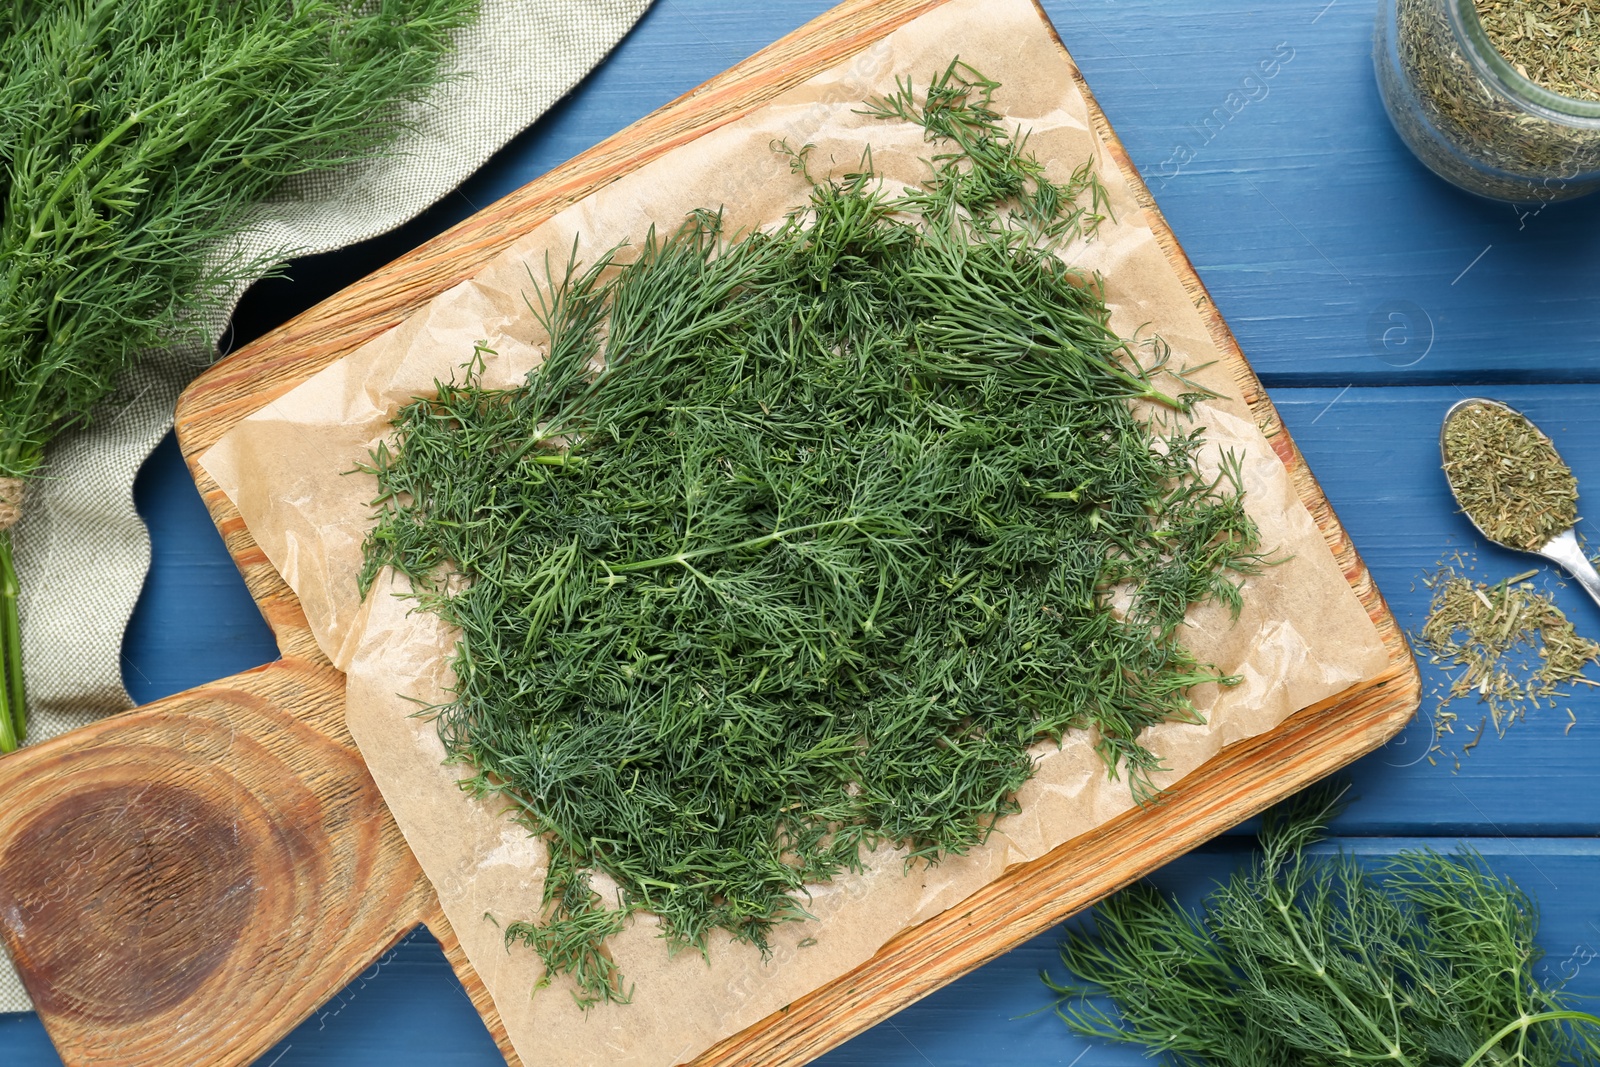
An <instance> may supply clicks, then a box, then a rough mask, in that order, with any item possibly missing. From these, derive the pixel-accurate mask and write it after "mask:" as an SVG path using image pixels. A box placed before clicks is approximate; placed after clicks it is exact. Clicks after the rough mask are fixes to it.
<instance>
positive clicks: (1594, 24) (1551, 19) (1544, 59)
mask: <svg viewBox="0 0 1600 1067" xmlns="http://www.w3.org/2000/svg"><path fill="white" fill-rule="evenodd" d="M1476 2H1477V9H1478V18H1479V19H1480V20H1481V21H1482V22H1483V28H1484V31H1485V32H1486V33H1488V35H1489V41H1490V42H1491V43H1492V44H1493V45H1494V47H1495V49H1496V51H1498V52H1499V53H1500V54H1501V55H1502V56H1504V57H1505V58H1506V62H1508V63H1510V64H1511V65H1512V66H1513V67H1515V68H1516V70H1517V73H1518V74H1521V75H1522V76H1523V77H1524V78H1527V79H1528V80H1529V81H1531V82H1533V83H1534V84H1536V85H1542V86H1543V87H1544V88H1546V89H1549V90H1550V91H1551V92H1553V93H1560V94H1561V95H1562V96H1570V97H1572V98H1573V99H1576V100H1600V0H1476Z"/></svg>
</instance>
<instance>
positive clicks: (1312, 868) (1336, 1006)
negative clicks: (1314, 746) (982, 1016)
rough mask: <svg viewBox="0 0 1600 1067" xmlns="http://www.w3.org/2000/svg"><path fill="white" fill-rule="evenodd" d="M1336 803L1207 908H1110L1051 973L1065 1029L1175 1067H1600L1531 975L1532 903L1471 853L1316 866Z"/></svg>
mask: <svg viewBox="0 0 1600 1067" xmlns="http://www.w3.org/2000/svg"><path fill="white" fill-rule="evenodd" d="M1337 795H1338V794H1337V792H1336V791H1335V790H1333V789H1330V788H1328V787H1326V786H1322V787H1317V788H1315V789H1313V790H1311V791H1309V792H1307V793H1305V794H1301V795H1300V796H1298V797H1296V798H1294V799H1293V800H1291V801H1289V802H1288V803H1286V804H1285V805H1282V806H1280V808H1278V809H1276V810H1275V811H1273V812H1270V813H1269V814H1268V815H1267V817H1266V820H1265V824H1264V826H1263V829H1262V832H1261V850H1262V851H1261V855H1260V856H1258V857H1257V858H1256V860H1255V861H1254V863H1253V864H1252V865H1251V866H1250V867H1249V868H1248V869H1246V870H1242V871H1239V872H1237V873H1235V874H1234V875H1233V876H1232V877H1231V878H1229V880H1228V881H1227V883H1226V884H1223V885H1221V886H1219V887H1218V888H1217V889H1216V890H1215V891H1213V892H1212V893H1211V894H1210V895H1209V896H1208V897H1207V898H1206V900H1205V902H1204V905H1203V906H1202V908H1201V909H1200V911H1199V912H1191V911H1189V910H1187V909H1185V908H1183V907H1181V906H1179V905H1178V904H1177V903H1176V902H1173V901H1169V900H1167V899H1166V898H1164V897H1162V896H1161V895H1160V894H1159V893H1158V892H1157V891H1156V890H1154V889H1152V888H1150V887H1148V886H1145V885H1143V884H1141V885H1136V886H1133V887H1132V888H1129V889H1126V890H1123V891H1122V892H1120V893H1118V894H1117V895H1115V896H1113V897H1111V898H1110V899H1109V900H1106V901H1104V902H1102V903H1101V904H1099V905H1097V906H1096V908H1095V910H1094V913H1093V916H1094V918H1093V922H1092V925H1089V924H1085V925H1081V926H1079V927H1078V928H1077V929H1076V930H1072V931H1070V932H1069V935H1068V939H1067V941H1066V942H1065V943H1064V944H1063V945H1062V948H1061V959H1062V962H1063V963H1064V964H1065V966H1066V970H1067V971H1068V972H1069V973H1068V975H1067V976H1066V977H1065V978H1064V979H1063V980H1061V981H1056V980H1052V979H1051V978H1050V977H1049V976H1048V975H1045V976H1044V980H1045V982H1046V984H1047V985H1048V986H1049V987H1050V989H1051V990H1052V991H1053V992H1055V994H1056V995H1057V997H1058V998H1059V999H1058V1000H1057V1002H1056V1011H1057V1012H1058V1013H1059V1014H1060V1016H1061V1017H1062V1018H1063V1019H1064V1020H1065V1021H1066V1023H1067V1025H1068V1026H1069V1027H1070V1028H1071V1029H1072V1030H1073V1031H1074V1032H1076V1033H1079V1034H1082V1035H1085V1036H1088V1037H1095V1038H1100V1039H1103V1040H1107V1041H1115V1042H1124V1043H1129V1044H1137V1045H1143V1046H1146V1047H1147V1049H1148V1050H1149V1054H1150V1055H1152V1056H1157V1055H1159V1056H1161V1057H1162V1058H1163V1059H1162V1062H1164V1063H1167V1064H1169V1065H1172V1067H1313V1065H1315V1067H1356V1065H1358V1064H1374V1063H1389V1064H1394V1065H1395V1067H1476V1065H1478V1064H1502V1065H1519V1067H1581V1065H1593V1064H1596V1063H1600V1018H1596V1017H1595V1016H1593V1015H1589V1014H1585V1013H1582V1012H1577V1011H1574V1010H1573V1009H1572V1008H1571V1006H1570V1001H1571V998H1570V997H1568V996H1566V995H1564V994H1563V993H1562V992H1561V991H1560V990H1559V989H1556V988H1551V987H1549V986H1547V985H1545V984H1543V983H1541V982H1540V981H1539V979H1538V978H1537V977H1536V976H1535V974H1534V968H1535V966H1536V965H1537V963H1538V962H1539V960H1540V958H1541V953H1540V951H1539V948H1538V946H1537V945H1536V944H1535V942H1534V937H1535V934H1536V933H1537V928H1538V911H1537V908H1536V907H1535V905H1534V902H1533V901H1532V900H1531V899H1530V898H1529V897H1528V896H1527V895H1526V894H1525V893H1524V892H1523V891H1522V890H1521V889H1519V888H1518V887H1517V886H1516V885H1515V884H1514V883H1512V882H1510V881H1509V880H1506V879H1503V878H1500V877H1498V876H1497V875H1495V874H1494V873H1493V872H1492V871H1490V870H1489V869H1488V868H1487V867H1486V866H1485V864H1484V862H1483V860H1482V859H1481V858H1480V857H1479V856H1477V855H1476V854H1474V853H1472V852H1468V851H1463V852H1461V853H1458V854H1456V855H1453V856H1444V855H1440V854H1439V853H1436V852H1433V851H1431V850H1420V851H1407V852H1402V853H1401V854H1400V855H1398V856H1396V857H1394V858H1392V859H1390V860H1389V861H1387V862H1386V863H1385V864H1384V865H1382V866H1381V867H1379V868H1378V869H1377V870H1375V871H1369V870H1367V869H1366V868H1365V867H1363V866H1362V865H1361V864H1360V863H1359V862H1358V861H1357V860H1356V859H1354V858H1353V857H1350V856H1346V855H1342V854H1340V855H1316V854H1313V853H1311V852H1309V851H1308V849H1309V847H1310V846H1311V845H1313V844H1314V843H1316V842H1317V841H1318V840H1319V839H1320V838H1321V837H1322V836H1323V831H1324V828H1325V827H1326V826H1327V823H1328V820H1329V819H1330V818H1331V817H1332V815H1333V814H1334V812H1335V811H1336V808H1337ZM1100 994H1104V995H1107V996H1109V997H1110V999H1111V1001H1112V1002H1113V1004H1114V1005H1115V1007H1116V1011H1115V1012H1111V1011H1107V1010H1106V1009H1105V1008H1104V1007H1102V1006H1101V1005H1100V1004H1098V1003H1096V1002H1095V1001H1094V1000H1093V999H1091V998H1093V997H1096V996H1098V995H1100Z"/></svg>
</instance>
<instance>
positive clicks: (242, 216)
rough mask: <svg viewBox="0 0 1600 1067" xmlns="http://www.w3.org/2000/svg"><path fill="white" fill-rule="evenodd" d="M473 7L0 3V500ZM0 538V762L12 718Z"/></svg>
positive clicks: (213, 286)
mask: <svg viewBox="0 0 1600 1067" xmlns="http://www.w3.org/2000/svg"><path fill="white" fill-rule="evenodd" d="M475 9H476V0H385V2H384V3H381V4H369V3H364V2H353V0H229V2H219V0H51V2H49V3H44V2H38V0H15V2H11V3H5V4H0V174H4V176H5V179H4V180H5V186H4V190H3V193H0V480H4V482H5V484H4V486H3V487H0V497H4V498H5V500H6V502H7V504H8V505H10V506H6V507H3V508H0V511H3V512H4V513H5V520H4V521H5V522H6V523H7V525H9V523H10V522H14V521H15V519H16V514H17V510H18V506H19V505H20V496H21V487H22V483H21V482H20V481H17V479H25V478H27V477H28V476H30V475H32V474H33V473H34V472H35V471H36V470H37V469H38V467H39V465H40V463H41V462H43V459H44V449H45V445H46V444H47V443H48V442H49V441H50V439H51V438H53V437H54V436H55V435H57V434H59V433H61V432H62V431H63V430H65V429H67V428H68V427H70V426H73V425H75V424H77V423H80V422H82V421H83V420H84V419H85V418H86V417H87V416H88V412H89V411H90V409H91V408H92V407H93V406H94V404H95V403H96V402H97V401H99V400H101V399H102V398H104V397H105V396H106V395H107V394H108V393H109V392H110V390H111V388H112V387H113V385H114V384H115V383H116V381H117V379H118V377H119V375H120V374H121V373H122V371H123V370H124V369H125V368H126V367H127V366H128V365H129V363H130V362H131V361H132V360H133V359H134V358H135V357H137V356H138V354H139V353H140V352H143V351H147V350H151V349H155V348H158V347H161V346H165V345H170V344H172V343H174V341H175V340H179V339H182V338H183V337H186V336H192V335H193V334H194V333H195V332H196V331H198V330H200V329H203V324H204V322H205V321H206V316H205V315H204V314H202V312H203V311H205V310H206V309H208V308H212V307H216V306H218V305H220V304H221V303H223V302H224V301H226V300H227V299H228V298H229V297H230V295H231V294H232V291H233V289H234V288H235V287H236V286H238V285H239V284H242V283H243V282H244V281H247V280H249V279H252V278H254V277H255V276H257V275H258V274H260V273H261V272H262V271H263V270H264V269H266V268H267V267H268V266H270V264H269V263H264V262H255V261H249V260H246V259H242V258H240V257H237V256H235V257H234V258H233V259H231V260H229V259H227V258H226V257H225V255H223V253H224V249H223V245H224V243H225V242H226V240H227V239H228V238H229V237H232V236H234V235H236V234H238V233H239V232H240V231H241V229H242V228H243V227H245V226H246V225H247V224H248V222H249V209H250V208H251V206H252V205H255V204H257V203H260V202H261V201H263V200H265V199H267V198H269V197H270V196H272V195H273V194H274V193H276V192H278V191H279V190H281V189H282V187H283V185H284V183H285V182H286V181H289V180H290V179H293V178H296V177H299V176H303V175H308V174H313V173H316V172H319V171H327V170H330V169H332V168H334V167H338V166H341V165H343V164H346V163H349V162H351V161H353V160H355V159H357V158H359V157H360V156H361V155H363V154H364V153H368V152H371V151H374V150H378V149H381V148H382V146H383V145H384V144H385V143H386V142H387V141H389V139H390V138H391V137H392V136H393V135H394V133H395V132H396V130H397V129H398V128H399V127H398V125H397V121H396V120H397V118H398V115H399V112H398V110H397V109H398V107H399V105H400V104H402V103H403V102H405V101H413V100H417V99H419V98H420V97H421V96H422V94H424V93H425V92H427V91H428V90H429V89H430V88H431V87H432V86H433V85H435V84H437V82H438V79H439V77H440V68H439V61H440V59H441V57H442V56H443V55H445V53H446V52H447V51H448V49H449V48H450V44H451V36H452V34H453V32H454V31H455V30H456V29H457V28H459V27H460V26H462V25H464V24H466V22H467V21H468V20H469V19H471V18H472V17H473V15H474V13H475ZM16 594H17V581H16V572H15V568H14V567H13V564H12V554H11V537H10V533H9V530H8V529H7V530H0V751H7V752H8V751H11V750H12V749H14V748H15V747H16V746H17V744H18V742H19V741H20V739H21V737H22V734H23V731H24V729H25V727H26V721H25V712H26V709H25V706H24V696H23V691H22V668H21V663H20V655H19V649H20V645H19V642H18V638H17V614H16Z"/></svg>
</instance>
